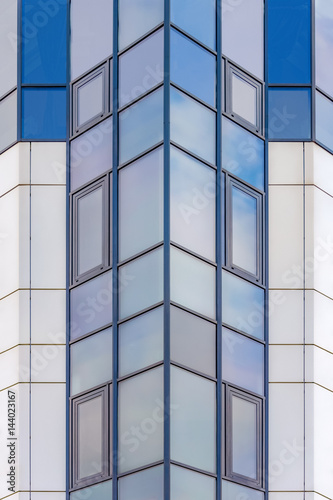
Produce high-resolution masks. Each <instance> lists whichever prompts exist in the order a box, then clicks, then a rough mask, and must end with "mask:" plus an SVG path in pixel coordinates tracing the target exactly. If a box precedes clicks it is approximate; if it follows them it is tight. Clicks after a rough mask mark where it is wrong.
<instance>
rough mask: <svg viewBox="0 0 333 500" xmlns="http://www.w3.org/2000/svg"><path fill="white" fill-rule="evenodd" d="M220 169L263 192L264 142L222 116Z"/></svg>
mask: <svg viewBox="0 0 333 500" xmlns="http://www.w3.org/2000/svg"><path fill="white" fill-rule="evenodd" d="M222 167H223V168H225V169H226V170H228V171H229V172H231V173H232V174H234V175H237V176H238V177H240V178H241V179H243V180H244V181H246V182H248V183H249V184H252V185H253V186H255V187H257V188H258V189H261V190H264V141H262V140H261V139H259V137H256V136H255V135H253V134H251V133H250V132H248V131H247V130H245V129H244V128H242V127H240V126H239V125H237V124H236V123H234V122H232V121H231V120H228V119H227V118H225V117H224V116H223V117H222Z"/></svg>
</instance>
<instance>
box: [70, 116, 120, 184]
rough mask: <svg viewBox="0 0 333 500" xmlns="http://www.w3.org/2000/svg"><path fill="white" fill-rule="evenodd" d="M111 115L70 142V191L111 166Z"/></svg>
mask: <svg viewBox="0 0 333 500" xmlns="http://www.w3.org/2000/svg"><path fill="white" fill-rule="evenodd" d="M112 130H113V128H112V117H111V118H108V119H107V120H104V121H103V122H102V123H99V124H98V125H96V126H95V127H93V128H92V129H90V130H88V131H87V132H85V133H84V134H82V135H80V136H79V137H77V138H76V139H74V140H73V141H72V142H71V143H70V151H71V191H74V189H77V188H79V187H80V186H82V185H83V184H85V183H86V182H89V181H91V180H92V179H94V178H95V177H98V176H99V175H101V174H103V173H104V172H105V171H106V170H109V169H111V168H112Z"/></svg>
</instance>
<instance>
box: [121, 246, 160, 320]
mask: <svg viewBox="0 0 333 500" xmlns="http://www.w3.org/2000/svg"><path fill="white" fill-rule="evenodd" d="M119 287H120V288H119V317H120V319H122V318H126V317H127V316H131V314H135V313H136V312H139V311H142V310H143V309H146V307H149V306H152V305H153V304H156V303H158V302H160V301H161V300H163V249H162V248H158V249H157V250H154V251H153V252H149V253H148V254H146V255H144V256H143V257H140V258H138V259H135V260H133V261H131V262H129V263H128V264H126V265H124V266H122V267H120V268H119Z"/></svg>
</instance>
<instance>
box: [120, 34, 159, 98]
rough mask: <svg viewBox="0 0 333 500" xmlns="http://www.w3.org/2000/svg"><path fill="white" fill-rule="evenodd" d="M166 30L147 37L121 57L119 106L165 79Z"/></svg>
mask: <svg viewBox="0 0 333 500" xmlns="http://www.w3.org/2000/svg"><path fill="white" fill-rule="evenodd" d="M163 42H164V31H163V29H162V30H159V31H157V32H156V33H154V34H153V35H151V36H149V37H148V38H145V40H143V41H142V42H140V43H139V44H138V45H135V46H134V47H133V48H132V49H130V50H128V51H127V52H125V54H123V55H122V56H120V58H119V106H120V107H122V106H125V104H127V103H129V102H131V101H132V100H133V99H135V98H136V97H139V96H140V95H141V94H144V93H145V92H147V90H149V89H151V88H152V87H154V86H155V85H157V84H158V83H160V82H161V81H162V80H163V74H164V68H163V46H164V43H163Z"/></svg>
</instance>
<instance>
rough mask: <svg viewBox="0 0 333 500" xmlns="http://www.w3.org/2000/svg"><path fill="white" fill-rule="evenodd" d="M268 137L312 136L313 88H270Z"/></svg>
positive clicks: (305, 137) (295, 137) (298, 137)
mask: <svg viewBox="0 0 333 500" xmlns="http://www.w3.org/2000/svg"><path fill="white" fill-rule="evenodd" d="M268 138H269V139H300V140H301V139H310V138H311V89H298V88H289V89H287V88H271V89H269V91H268Z"/></svg>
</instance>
